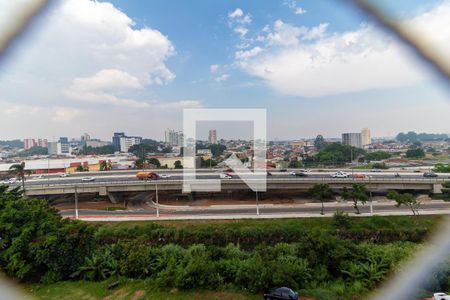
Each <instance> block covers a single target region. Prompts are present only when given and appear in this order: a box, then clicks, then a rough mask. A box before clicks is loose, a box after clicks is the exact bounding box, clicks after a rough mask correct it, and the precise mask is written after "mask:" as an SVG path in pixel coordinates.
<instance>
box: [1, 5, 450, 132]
mask: <svg viewBox="0 0 450 300" xmlns="http://www.w3.org/2000/svg"><path fill="white" fill-rule="evenodd" d="M32 1H33V0H17V1H9V0H0V34H4V33H5V32H6V30H7V28H8V26H9V25H10V24H11V22H13V21H14V20H15V19H16V18H17V14H19V13H20V12H21V8H22V7H23V5H29V3H30V2H32ZM392 2H395V3H392ZM377 4H378V5H382V7H384V9H387V10H388V11H389V13H390V14H391V15H392V16H393V17H394V18H397V19H398V20H399V21H400V22H402V23H403V24H404V25H405V26H406V28H408V30H411V31H412V32H415V33H416V34H417V36H420V40H421V41H422V42H423V43H424V44H427V45H429V47H430V48H432V49H433V51H435V52H436V53H438V54H439V55H440V56H441V57H442V58H443V59H444V60H445V61H446V63H449V64H450V57H449V56H450V53H449V52H448V49H449V47H450V0H448V1H438V0H428V1H419V0H399V1H387V0H383V1H377ZM449 93H450V90H449V89H448V87H447V86H445V84H444V83H443V82H442V81H440V80H439V78H437V77H436V75H435V74H433V73H432V72H431V71H430V69H429V67H428V66H427V65H425V64H424V63H422V62H421V61H419V60H418V59H417V57H415V55H414V54H413V53H412V51H411V50H410V49H409V48H407V47H405V46H404V45H402V44H401V43H399V42H398V41H397V40H396V39H395V38H394V37H392V36H390V35H389V34H388V33H386V32H384V31H381V30H379V29H378V28H377V27H376V25H375V24H373V23H372V22H371V20H370V19H369V18H368V17H367V16H366V15H364V14H363V13H362V12H360V11H358V10H357V9H355V8H354V7H352V6H350V5H349V4H348V3H346V2H345V1H335V0H323V1H313V0H310V1H308V0H299V1H294V0H270V1H257V0H248V1H236V0H231V1H229V0H215V1H209V0H191V1H167V0H151V1H137V0H134V1H131V0H111V1H89V0H60V1H57V2H55V3H54V4H53V5H52V6H50V8H49V9H48V10H47V11H46V12H45V13H44V14H42V15H41V17H40V18H39V19H38V20H37V21H36V22H35V23H33V26H32V28H31V29H30V30H28V31H27V32H26V33H25V34H24V35H22V36H21V37H20V39H19V40H17V41H16V42H15V43H14V45H13V48H12V50H11V51H10V52H9V53H8V54H7V55H6V56H4V57H1V59H0V107H1V109H0V128H1V130H0V139H13V138H19V139H23V138H49V139H51V138H52V137H59V136H69V137H79V136H81V134H83V133H84V132H87V133H89V134H90V135H91V137H93V138H100V139H104V140H110V139H111V136H112V134H113V132H117V131H119V132H126V134H128V135H140V136H143V137H146V138H154V139H158V140H160V139H163V138H164V130H165V129H166V128H173V129H175V130H182V112H183V109H185V108H265V109H266V110H267V133H268V138H269V139H275V138H277V139H299V138H304V137H315V136H316V135H317V134H322V135H324V136H325V137H339V136H340V135H341V133H343V132H358V131H360V130H361V129H362V128H364V127H368V128H370V129H371V131H372V136H376V137H392V136H395V135H396V134H397V133H398V132H402V131H409V130H414V131H418V132H436V133H450V118H448V116H449V112H450V96H449ZM204 125H205V126H206V127H205V126H197V127H201V128H199V132H201V137H203V138H206V136H207V131H208V129H211V128H212V127H214V128H216V127H217V129H218V130H217V134H218V138H226V139H230V138H248V135H249V132H251V130H250V131H249V128H251V126H242V128H240V126H236V124H235V125H232V124H230V125H229V126H227V125H226V124H217V126H215V124H214V123H207V124H204ZM244 127H245V128H244Z"/></svg>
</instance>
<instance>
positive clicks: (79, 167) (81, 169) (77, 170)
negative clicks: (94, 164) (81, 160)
mask: <svg viewBox="0 0 450 300" xmlns="http://www.w3.org/2000/svg"><path fill="white" fill-rule="evenodd" d="M75 171H76V172H83V171H84V168H83V166H82V165H79V166H77V168H76V169H75Z"/></svg>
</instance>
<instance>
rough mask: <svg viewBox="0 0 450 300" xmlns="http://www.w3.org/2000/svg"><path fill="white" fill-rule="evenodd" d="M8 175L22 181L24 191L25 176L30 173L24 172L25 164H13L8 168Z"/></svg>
mask: <svg viewBox="0 0 450 300" xmlns="http://www.w3.org/2000/svg"><path fill="white" fill-rule="evenodd" d="M9 173H11V174H12V175H14V176H15V177H17V178H19V179H20V180H21V181H22V190H25V175H29V174H30V171H28V170H25V162H24V161H23V162H21V163H20V164H13V165H11V166H10V167H9Z"/></svg>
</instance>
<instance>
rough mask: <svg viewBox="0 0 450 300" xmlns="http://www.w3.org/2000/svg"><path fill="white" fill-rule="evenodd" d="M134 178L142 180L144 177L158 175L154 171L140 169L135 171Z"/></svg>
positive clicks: (155, 177)
mask: <svg viewBox="0 0 450 300" xmlns="http://www.w3.org/2000/svg"><path fill="white" fill-rule="evenodd" d="M136 178H137V179H139V180H144V179H146V180H147V179H154V180H156V179H159V175H158V173H156V172H146V171H142V172H137V173H136Z"/></svg>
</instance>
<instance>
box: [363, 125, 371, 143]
mask: <svg viewBox="0 0 450 300" xmlns="http://www.w3.org/2000/svg"><path fill="white" fill-rule="evenodd" d="M361 140H362V146H363V147H364V146H367V145H370V144H372V137H371V136H370V129H369V128H363V130H361Z"/></svg>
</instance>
